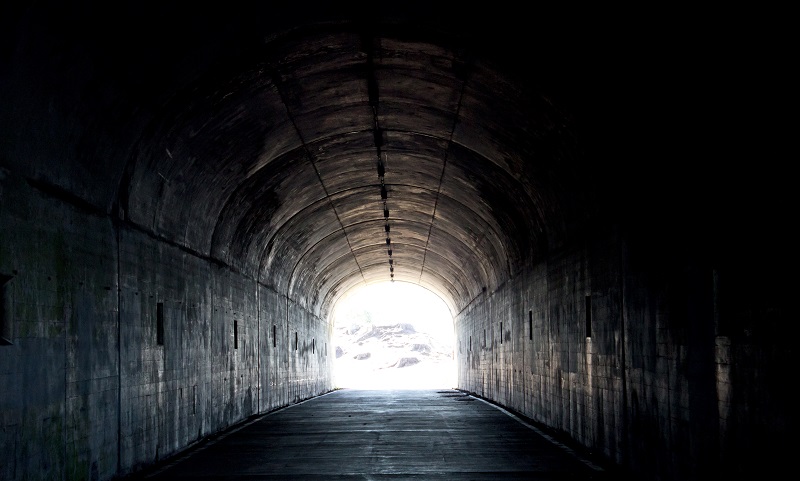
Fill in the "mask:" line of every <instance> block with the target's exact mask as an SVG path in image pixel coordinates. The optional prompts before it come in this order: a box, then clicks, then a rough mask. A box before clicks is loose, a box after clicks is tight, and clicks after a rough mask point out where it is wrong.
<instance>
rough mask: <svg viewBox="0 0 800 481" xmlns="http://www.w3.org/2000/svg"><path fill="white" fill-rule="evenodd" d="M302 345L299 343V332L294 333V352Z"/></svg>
mask: <svg viewBox="0 0 800 481" xmlns="http://www.w3.org/2000/svg"><path fill="white" fill-rule="evenodd" d="M299 345H300V343H299V341H298V340H297V331H294V350H295V351H296V350H297V348H298V346H299Z"/></svg>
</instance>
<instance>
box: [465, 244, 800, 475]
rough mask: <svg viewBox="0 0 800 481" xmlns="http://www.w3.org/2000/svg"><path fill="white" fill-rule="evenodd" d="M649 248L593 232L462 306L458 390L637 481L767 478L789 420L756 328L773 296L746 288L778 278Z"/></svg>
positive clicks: (771, 352)
mask: <svg viewBox="0 0 800 481" xmlns="http://www.w3.org/2000/svg"><path fill="white" fill-rule="evenodd" d="M655 247H659V246H655V245H653V244H652V243H650V242H649V241H643V240H642V239H631V238H629V237H628V236H626V235H622V234H619V233H616V232H607V233H605V234H604V235H598V236H596V237H595V238H594V240H592V241H591V242H588V243H587V244H585V245H580V246H572V247H567V248H565V249H563V250H561V251H559V252H556V253H554V254H552V255H551V256H550V257H549V258H548V260H547V261H546V262H544V263H541V264H538V265H535V266H530V267H529V268H528V269H526V270H525V271H524V272H521V273H520V274H519V275H517V276H516V277H514V278H513V279H512V280H511V281H509V282H507V283H506V284H504V285H502V286H500V287H499V288H498V289H497V290H495V291H494V292H486V293H485V294H484V295H483V296H482V297H479V298H478V299H476V301H475V302H474V303H473V304H471V305H470V306H468V308H466V309H464V310H463V311H462V312H461V313H460V314H459V315H458V316H457V319H456V332H457V342H458V349H457V354H458V357H457V360H458V361H457V362H458V370H459V387H460V388H462V389H465V390H467V391H470V392H473V393H476V394H478V395H480V396H482V397H484V398H487V399H490V400H493V401H495V402H497V403H499V404H501V405H504V406H506V407H508V408H510V409H512V410H514V411H517V412H519V413H521V414H523V415H525V416H527V417H528V418H530V419H532V420H534V421H536V422H538V423H541V425H543V426H545V427H548V428H550V429H552V430H553V432H554V433H556V434H559V435H563V436H565V439H570V440H572V441H574V442H576V443H577V445H579V446H583V447H585V448H586V449H587V450H588V451H591V452H593V453H596V454H600V455H601V456H603V457H605V458H606V459H607V460H611V461H613V462H615V463H618V464H620V465H623V466H625V467H626V468H628V469H630V470H631V471H632V472H634V473H636V475H637V479H643V480H645V479H659V480H668V479H669V480H676V481H677V480H688V479H705V477H711V476H713V477H715V478H716V477H719V476H721V475H733V474H737V475H741V474H744V473H749V474H756V473H758V474H759V475H764V474H765V473H770V472H774V473H777V472H778V470H779V469H780V468H779V466H786V465H787V463H788V460H789V459H791V457H790V456H789V455H788V449H789V448H788V447H787V446H790V445H791V442H790V441H789V440H790V439H791V438H792V436H793V434H791V433H790V432H789V431H790V430H791V427H790V426H796V425H797V424H796V421H797V416H796V415H794V414H792V413H793V410H792V409H791V408H790V407H789V405H788V404H789V402H790V400H791V396H790V395H789V394H788V392H789V391H788V388H787V387H786V386H785V385H784V384H781V381H780V379H781V374H780V373H785V375H786V376H785V377H783V379H784V380H786V379H788V378H789V377H790V376H789V373H788V370H789V369H790V368H789V366H790V365H791V361H790V359H791V358H792V352H793V350H792V348H791V343H790V342H784V343H782V344H783V345H782V346H781V343H780V342H779V343H778V346H777V348H776V346H775V345H774V344H775V343H774V342H773V341H771V340H769V336H771V335H774V336H776V337H779V336H780V334H778V332H772V333H770V331H769V330H768V329H769V328H768V327H766V326H765V324H768V323H767V322H766V321H767V320H768V319H769V318H770V313H772V314H771V317H772V318H773V323H772V325H774V326H779V325H781V321H780V319H781V318H783V316H785V312H783V311H782V310H781V307H780V306H783V305H784V303H785V300H784V301H781V300H779V299H778V298H779V297H780V295H779V294H778V292H777V291H776V292H775V293H774V295H773V296H766V295H764V291H767V292H769V291H770V287H762V288H761V289H760V290H761V292H754V291H756V290H758V289H757V288H756V284H758V283H760V284H762V286H764V285H767V286H772V287H775V286H780V285H781V284H780V281H779V280H775V279H766V278H764V277H763V276H762V277H759V276H758V274H757V273H755V272H750V271H747V270H746V269H745V267H744V266H741V270H739V271H737V270H735V269H728V270H725V269H723V270H722V272H721V271H720V270H717V269H712V268H711V267H709V266H708V265H702V264H700V263H695V262H693V261H692V260H691V255H690V253H675V252H670V251H669V250H668V249H665V250H661V251H658V250H656V251H654V250H653V248H655ZM661 247H663V246H661ZM653 252H663V253H664V255H663V256H662V257H661V258H658V257H657V256H654V255H653ZM722 279H726V280H727V283H726V282H722ZM745 280H747V281H749V282H748V283H746V284H743V281H745ZM721 286H723V287H724V288H723V287H721ZM723 294H724V295H723ZM587 296H590V301H588V302H587ZM770 299H772V300H773V301H774V302H772V303H770ZM748 300H752V303H748ZM587 308H588V309H589V310H590V311H591V313H590V315H591V336H588V335H587ZM742 318H744V320H742ZM737 319H738V320H737ZM501 323H502V328H501ZM724 323H728V324H733V325H729V327H728V328H727V329H724V328H722V327H721V326H722V325H723V324H724ZM757 325H760V326H761V335H762V336H763V337H761V339H760V340H757V339H755V336H753V335H751V334H747V329H756V330H758V328H757V327H756V326H757ZM783 325H785V323H784V324H783ZM743 327H744V329H743ZM484 332H485V335H484ZM793 332H796V330H793ZM734 333H736V334H734ZM787 334H789V333H787ZM484 336H485V337H484ZM731 336H733V337H731ZM790 337H791V336H790ZM470 338H471V345H472V348H471V349H470ZM484 338H485V341H484ZM501 339H502V342H501ZM734 372H735V374H734ZM657 476H658V477H657Z"/></svg>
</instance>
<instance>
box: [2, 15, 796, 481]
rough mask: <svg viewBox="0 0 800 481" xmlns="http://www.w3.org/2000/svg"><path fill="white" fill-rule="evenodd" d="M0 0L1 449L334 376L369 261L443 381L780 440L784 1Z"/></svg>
mask: <svg viewBox="0 0 800 481" xmlns="http://www.w3.org/2000/svg"><path fill="white" fill-rule="evenodd" d="M0 11H1V12H2V14H1V15H0V27H2V28H0V31H2V33H0V37H1V38H2V49H1V50H0V289H2V291H1V292H2V298H1V299H2V303H1V304H0V307H2V310H0V328H1V332H0V338H1V339H0V384H2V387H1V388H0V459H1V460H2V462H0V479H8V480H21V479H48V480H49V479H69V480H72V479H92V480H109V479H116V478H120V477H123V476H126V475H130V474H132V473H136V472H138V471H140V470H143V469H145V468H147V467H149V466H152V465H154V464H155V463H157V462H159V461H163V460H165V459H169V458H170V457H171V456H175V455H177V454H179V453H181V452H182V451H184V450H185V449H187V448H188V447H189V446H191V445H193V444H194V443H197V442H198V441H199V440H202V439H206V438H208V437H209V436H213V435H215V434H216V433H220V432H222V431H224V430H226V429H229V428H230V427H232V426H235V425H237V423H241V422H242V421H244V420H247V419H249V418H251V417H252V416H255V415H259V414H264V413H269V412H272V411H274V410H276V409H279V408H284V407H287V406H291V405H294V404H297V403H300V402H302V401H305V400H308V399H312V398H315V397H318V396H321V395H324V394H325V393H328V392H330V391H331V390H332V389H334V386H333V382H332V378H331V369H332V364H333V360H334V351H333V349H334V346H332V344H331V336H332V332H333V328H334V326H333V325H332V321H331V314H332V311H333V309H334V307H335V306H336V304H337V302H338V301H339V300H340V299H342V298H343V296H346V295H348V293H352V292H353V291H355V290H357V289H359V288H363V287H365V286H370V285H373V284H376V283H380V282H387V281H388V282H403V283H411V284H414V285H418V286H421V287H424V288H425V289H427V290H430V291H431V292H433V293H435V294H436V295H437V296H439V297H440V298H441V299H442V300H443V301H444V302H445V303H446V304H447V306H448V308H449V309H450V311H451V312H452V313H453V322H454V332H455V336H456V338H455V349H454V359H455V362H456V364H457V386H452V387H454V388H457V389H459V390H461V391H463V392H465V393H470V394H472V395H474V396H477V397H480V398H482V399H485V400H487V401H491V402H493V403H496V404H497V405H499V406H502V407H504V408H505V409H508V410H511V411H513V412H516V413H519V414H520V415H523V416H525V417H527V418H528V419H530V420H531V422H535V423H538V424H540V425H541V426H544V427H547V428H548V429H550V430H552V431H553V432H557V433H560V434H562V435H564V436H565V437H566V438H569V439H570V440H571V441H572V442H574V443H575V444H576V445H579V446H582V447H584V448H585V449H587V450H590V451H591V452H593V453H596V454H597V455H599V456H602V457H603V458H604V459H606V460H608V461H609V462H610V463H613V464H614V465H618V466H620V467H621V468H623V469H625V470H626V471H628V472H630V473H633V474H634V475H635V479H641V480H652V481H656V480H658V481H667V480H669V481H680V480H694V479H707V478H709V477H711V476H714V477H722V476H726V475H727V476H731V475H734V474H736V475H742V474H747V475H762V474H764V473H772V474H775V473H778V472H781V471H780V470H782V469H787V468H788V467H789V466H790V464H791V463H790V457H791V455H792V451H793V450H792V449H791V448H792V447H793V445H794V442H793V441H791V440H792V439H794V434H795V432H796V428H797V414H796V413H797V410H796V409H795V407H794V405H793V401H794V399H795V396H794V395H793V394H792V393H793V388H792V386H793V381H792V377H791V376H793V374H792V373H793V372H794V370H793V368H792V367H791V362H792V361H791V360H792V359H793V358H794V354H795V353H796V348H795V345H796V342H797V341H796V339H797V334H798V329H797V323H796V322H794V321H792V320H791V319H793V317H790V316H792V314H791V312H794V311H793V310H790V308H791V306H792V305H794V304H795V302H794V301H795V300H796V296H797V293H796V289H795V287H796V280H795V277H796V276H795V272H794V271H795V268H794V266H795V265H796V264H795V261H796V249H797V248H796V244H795V243H794V242H793V240H794V239H795V238H796V236H795V235H794V234H793V232H794V230H793V229H794V226H793V224H794V223H795V222H794V221H792V220H791V219H793V218H794V219H796V212H795V209H794V208H792V207H791V206H792V205H793V204H795V203H796V200H793V199H794V198H795V197H796V196H795V195H794V193H795V192H796V186H795V182H794V180H793V176H792V175H791V174H790V172H791V171H790V164H791V162H793V161H791V160H790V158H791V157H790V156H789V155H788V154H787V150H786V148H788V146H789V145H790V142H789V141H790V140H791V139H792V137H793V136H794V135H796V133H795V132H793V131H792V129H791V128H790V124H789V123H788V122H783V121H781V120H780V119H781V115H783V114H786V113H787V112H791V111H792V105H793V103H792V100H793V98H794V97H793V96H792V95H791V94H789V93H788V92H789V91H790V90H792V89H794V86H792V84H791V78H792V76H791V73H790V69H789V66H788V64H789V63H791V62H787V59H788V58H791V56H790V54H788V53H786V51H785V49H786V45H788V43H787V42H786V40H787V39H786V38H785V37H784V36H785V35H787V33H786V32H787V31H786V29H785V28H783V27H784V26H783V25H782V23H783V21H784V20H785V19H786V18H788V17H786V16H782V15H780V12H760V11H755V10H754V11H744V10H736V9H734V8H733V7H731V8H730V9H728V10H724V11H718V10H712V9H710V8H709V9H703V8H699V7H697V8H695V7H693V8H692V9H688V8H687V9H685V10H683V9H681V8H680V7H679V6H677V5H675V6H671V8H667V7H666V6H664V8H663V9H660V8H657V7H656V6H651V7H636V8H632V7H631V8H623V7H622V6H618V7H614V6H611V5H603V6H583V7H581V8H578V7H577V6H568V5H563V6H560V7H557V6H555V5H547V6H545V4H542V5H538V4H531V5H529V6H527V7H523V6H521V4H518V3H506V2H490V3H481V4H474V5H472V4H467V3H462V4H457V3H441V4H436V3H435V2H419V1H417V0H409V1H405V2H382V1H376V2H340V3H337V2H313V1H303V2H277V3H267V2H265V3H264V4H259V3H258V2H236V1H233V2H225V3H223V4H214V3H211V4H202V3H193V4H181V3H174V2H148V1H139V2H127V1H119V2H48V1H39V2H5V3H4V4H3V6H2V7H0ZM789 86H792V89H790V88H789ZM795 96H796V94H795ZM794 151H795V152H796V148H795V149H794ZM795 155H796V154H795Z"/></svg>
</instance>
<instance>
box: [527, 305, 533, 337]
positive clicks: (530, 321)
mask: <svg viewBox="0 0 800 481" xmlns="http://www.w3.org/2000/svg"><path fill="white" fill-rule="evenodd" d="M528 339H530V340H531V341H532V340H533V311H528Z"/></svg>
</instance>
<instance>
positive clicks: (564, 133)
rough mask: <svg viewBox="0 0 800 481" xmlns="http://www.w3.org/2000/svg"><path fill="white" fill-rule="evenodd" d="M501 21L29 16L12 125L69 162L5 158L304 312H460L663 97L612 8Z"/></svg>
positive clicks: (513, 268)
mask: <svg viewBox="0 0 800 481" xmlns="http://www.w3.org/2000/svg"><path fill="white" fill-rule="evenodd" d="M496 7H497V8H496V9H495V10H493V11H492V12H485V11H468V10H466V7H465V6H459V7H458V8H451V7H445V6H443V7H442V12H440V13H439V14H437V15H432V14H431V8H432V7H430V6H428V5H426V4H425V3H422V2H403V3H397V4H387V3H358V4H350V3H348V4H347V7H346V8H345V7H344V6H342V5H337V6H334V5H329V4H328V3H322V4H317V3H315V2H301V3H297V4H296V5H295V4H283V5H281V6H256V5H249V4H248V5H246V6H242V5H236V4H230V5H226V6H225V7H224V8H223V9H221V10H220V9H218V8H216V7H212V6H205V7H203V6H194V5H193V6H192V7H191V8H190V9H184V8H181V7H179V6H177V5H174V4H169V3H167V4H152V5H147V4H146V2H145V3H135V4H134V3H130V4H129V3H127V2H121V3H118V4H114V6H111V5H108V6H105V7H103V8H104V9H105V10H102V11H98V10H96V9H95V10H92V9H89V8H88V7H86V8H84V9H80V8H73V7H67V6H64V5H61V4H54V5H48V4H47V3H46V2H45V3H39V4H33V5H32V6H23V7H20V9H19V11H18V12H16V13H17V14H18V16H17V17H15V18H19V19H20V22H18V23H17V24H15V25H9V24H10V22H6V25H7V26H9V28H10V29H11V30H12V31H13V33H16V34H17V35H18V37H19V38H21V39H22V40H18V41H16V43H13V47H10V48H8V49H7V50H6V51H5V53H4V55H5V57H4V58H7V59H10V61H11V62H10V65H11V66H12V67H13V68H14V69H15V71H16V75H15V76H10V77H8V78H7V80H5V82H7V84H8V85H7V86H9V87H10V86H15V87H18V88H19V87H20V85H21V84H23V83H26V82H27V83H31V79H36V80H35V82H33V83H32V84H31V85H26V86H25V87H26V88H28V89H30V91H32V92H38V91H43V92H48V94H47V95H44V96H42V99H41V100H40V104H36V103H31V102H29V103H27V104H25V105H21V104H20V105H15V104H14V100H13V99H9V107H10V110H12V111H14V112H24V111H25V110H26V109H34V110H35V109H39V110H41V111H48V110H56V111H58V112H60V117H59V118H61V119H62V120H61V122H63V124H64V125H63V130H64V131H65V132H66V134H64V136H65V138H66V140H65V141H66V142H67V143H68V144H69V143H71V144H72V145H73V146H74V147H75V149H76V151H77V152H78V158H77V159H64V162H63V164H65V165H62V166H54V165H53V164H52V161H42V160H37V159H38V158H44V157H48V156H49V157H50V158H59V155H56V154H55V152H47V151H46V149H47V147H46V146H44V147H38V148H40V149H45V150H44V154H42V153H38V154H37V153H35V152H34V153H32V152H28V151H26V150H24V149H23V148H21V147H18V153H19V154H20V157H25V156H28V157H30V162H29V163H28V164H27V165H28V167H26V168H28V169H29V171H28V172H27V174H28V175H29V176H30V177H31V178H36V179H39V180H42V181H44V182H47V183H51V184H56V185H58V186H59V187H60V188H63V189H66V190H69V191H71V192H73V193H75V194H76V195H77V196H79V197H82V198H84V200H86V201H88V202H90V203H92V204H94V205H97V206H99V207H100V208H102V209H104V210H106V211H107V212H110V213H114V214H115V215H120V216H121V217H123V218H124V219H125V221H127V222H131V223H133V224H135V225H137V226H138V227H140V228H142V229H144V230H146V231H148V232H151V233H152V234H153V235H155V236H157V237H160V238H162V239H164V240H166V241H169V242H172V243H175V244H177V245H180V246H182V247H184V248H186V249H189V250H191V251H194V252H197V253H198V254H200V255H203V256H208V257H210V258H212V259H216V260H218V261H220V262H223V263H225V264H227V265H230V266H231V267H233V268H234V269H236V270H239V271H241V272H244V273H246V274H248V275H251V276H253V277H254V278H257V279H258V280H259V281H260V282H262V283H263V284H265V285H267V286H270V287H274V288H275V289H276V290H278V291H279V292H281V293H285V294H287V295H289V296H290V297H292V298H293V299H295V300H297V301H298V302H301V303H302V304H304V305H306V306H307V307H308V308H310V309H312V310H313V311H314V312H315V313H316V314H317V315H320V316H327V315H328V313H329V311H330V308H331V306H332V305H333V304H334V303H335V301H336V300H337V299H338V298H339V297H340V296H341V295H343V294H344V293H345V292H347V291H348V290H349V289H351V288H354V287H358V286H362V285H367V284H371V283H376V282H383V281H387V280H389V279H392V278H393V279H395V280H398V281H405V282H411V283H415V284H419V285H422V286H424V287H426V288H428V289H430V290H432V291H433V292H435V293H437V294H438V295H440V296H441V297H442V298H443V299H444V300H445V301H446V302H447V303H448V305H449V307H450V309H451V311H452V312H454V313H457V312H459V311H460V310H461V309H463V308H464V307H465V306H467V305H468V304H469V303H470V301H471V300H472V299H473V298H475V296H477V295H478V294H480V293H481V292H483V291H484V290H486V289H490V290H491V289H494V288H496V287H497V286H499V285H501V284H502V283H504V282H505V281H507V280H508V279H509V278H511V277H512V276H514V275H515V274H516V273H518V272H519V271H520V269H522V268H523V267H524V266H525V265H527V264H530V263H533V262H536V261H537V260H539V259H541V258H543V256H544V255H545V254H546V253H547V252H548V250H552V249H553V248H556V247H557V246H558V245H559V244H560V243H562V242H565V241H566V240H567V239H568V238H569V236H570V235H571V233H573V231H574V230H575V229H580V228H581V227H580V226H581V225H583V224H584V223H585V221H586V219H587V218H588V217H589V216H591V215H593V214H594V213H595V212H596V211H597V210H598V209H600V208H602V206H603V205H610V204H603V202H605V201H606V200H607V199H612V198H614V196H620V195H621V194H619V187H620V186H621V185H622V184H621V183H620V182H619V180H615V179H616V178H617V177H618V175H619V173H620V172H621V171H622V168H623V167H622V166H621V165H615V164H614V162H617V161H618V159H617V158H615V155H614V153H613V152H611V153H609V152H606V157H604V158H598V157H597V156H596V154H597V149H598V148H599V147H598V146H597V141H598V139H600V138H601V137H602V136H605V135H608V134H611V135H610V136H611V137H613V136H618V137H626V136H627V138H626V139H625V142H627V143H628V147H629V148H630V147H631V146H640V145H641V144H643V143H644V141H643V140H641V139H639V138H637V137H636V134H638V133H641V132H643V131H644V129H642V128H641V126H636V125H635V124H636V118H635V116H633V115H631V116H630V117H629V112H628V110H626V109H630V107H631V105H634V104H641V105H642V106H641V107H637V108H638V109H639V110H637V111H639V112H641V111H644V110H647V109H657V108H658V107H659V106H661V105H663V104H664V103H668V102H669V101H670V99H672V98H674V94H670V92H669V91H668V90H664V91H661V92H659V94H658V95H653V96H652V97H648V96H647V95H650V94H652V92H646V91H647V89H648V88H650V85H648V86H647V87H646V88H645V87H642V88H640V89H638V88H636V86H635V84H636V82H637V79H640V78H641V76H642V75H644V74H641V70H642V68H644V65H645V63H646V62H645V61H641V60H640V61H641V63H640V64H637V65H636V67H635V68H634V67H631V66H630V65H629V64H628V62H629V61H630V60H631V59H633V58H636V57H635V56H630V57H629V56H627V55H626V54H620V53H619V51H618V50H615V49H617V48H618V47H619V46H620V45H621V43H617V41H616V36H623V35H622V34H621V33H620V31H619V30H613V27H615V26H618V24H610V23H609V22H608V19H609V18H611V17H613V16H614V15H613V12H609V13H608V15H607V16H605V17H603V18H602V20H601V19H600V17H594V16H592V12H588V13H587V12H583V13H582V14H581V15H580V16H579V15H578V13H576V12H572V11H564V12H555V11H545V10H544V9H537V10H528V11H527V12H525V15H523V12H520V11H518V10H514V9H503V8H502V6H501V5H497V6H496ZM95 8H100V7H95ZM87 9H88V10H92V11H91V12H88V11H87ZM448 9H449V10H448ZM87 13H91V14H92V15H94V16H95V17H93V18H99V19H101V20H99V21H94V20H90V19H88V17H87V16H86V14H87ZM103 19H105V20H103ZM122 19H125V21H122ZM120 22H121V23H120ZM643 30H645V29H644V28H643ZM639 33H640V32H639ZM634 43H635V42H634ZM640 67H641V68H640ZM637 72H638V75H640V77H637V76H636V75H637ZM629 74H630V75H629ZM623 90H624V91H626V92H627V93H628V95H629V96H630V97H631V98H625V99H622V98H620V97H619V94H620V92H621V91H623ZM643 92H644V93H643ZM645 93H646V94H647V95H645ZM637 95H638V97H637ZM671 95H673V97H671ZM31 97H32V98H37V95H36V94H32V95H31ZM655 97H659V98H660V100H658V101H655V100H653V98H655ZM53 99H58V100H55V101H54V100H53ZM64 99H66V100H64ZM54 102H56V104H55V105H54ZM659 102H660V103H659ZM621 111H624V113H620V112H621ZM17 115H18V117H20V118H21V117H24V114H17ZM10 118H13V116H12V117H10ZM626 122H627V123H626ZM664 122H666V121H664ZM587 126H590V128H589V127H587ZM23 128H27V129H30V130H35V129H37V128H38V127H34V126H23ZM654 128H655V127H654ZM41 135H42V136H44V135H46V134H41ZM602 142H607V140H606V139H602V140H601V143H602ZM26 148H27V147H26ZM625 155H627V157H626V159H628V160H630V159H635V160H637V161H638V162H639V163H641V164H644V163H646V162H647V161H646V160H645V158H646V156H645V155H644V154H643V155H641V156H640V157H637V156H631V155H630V154H629V153H628V154H625ZM619 157H622V154H620V156H619ZM48 162H50V163H48ZM627 167H630V165H628V166H626V168H627ZM644 169H645V167H642V166H641V165H639V166H634V167H633V168H632V170H630V175H633V176H635V175H637V173H643V172H644ZM665 183H666V182H665ZM598 185H600V186H602V187H601V188H598V187H597V186H598ZM650 188H653V189H655V183H653V182H651V184H650V185H648V186H646V187H633V188H632V189H631V191H630V194H631V195H633V196H635V195H641V194H643V193H644V192H645V191H647V190H648V189H650ZM653 197H655V195H653ZM640 200H642V202H644V198H642V199H640ZM576 226H577V227H576Z"/></svg>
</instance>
